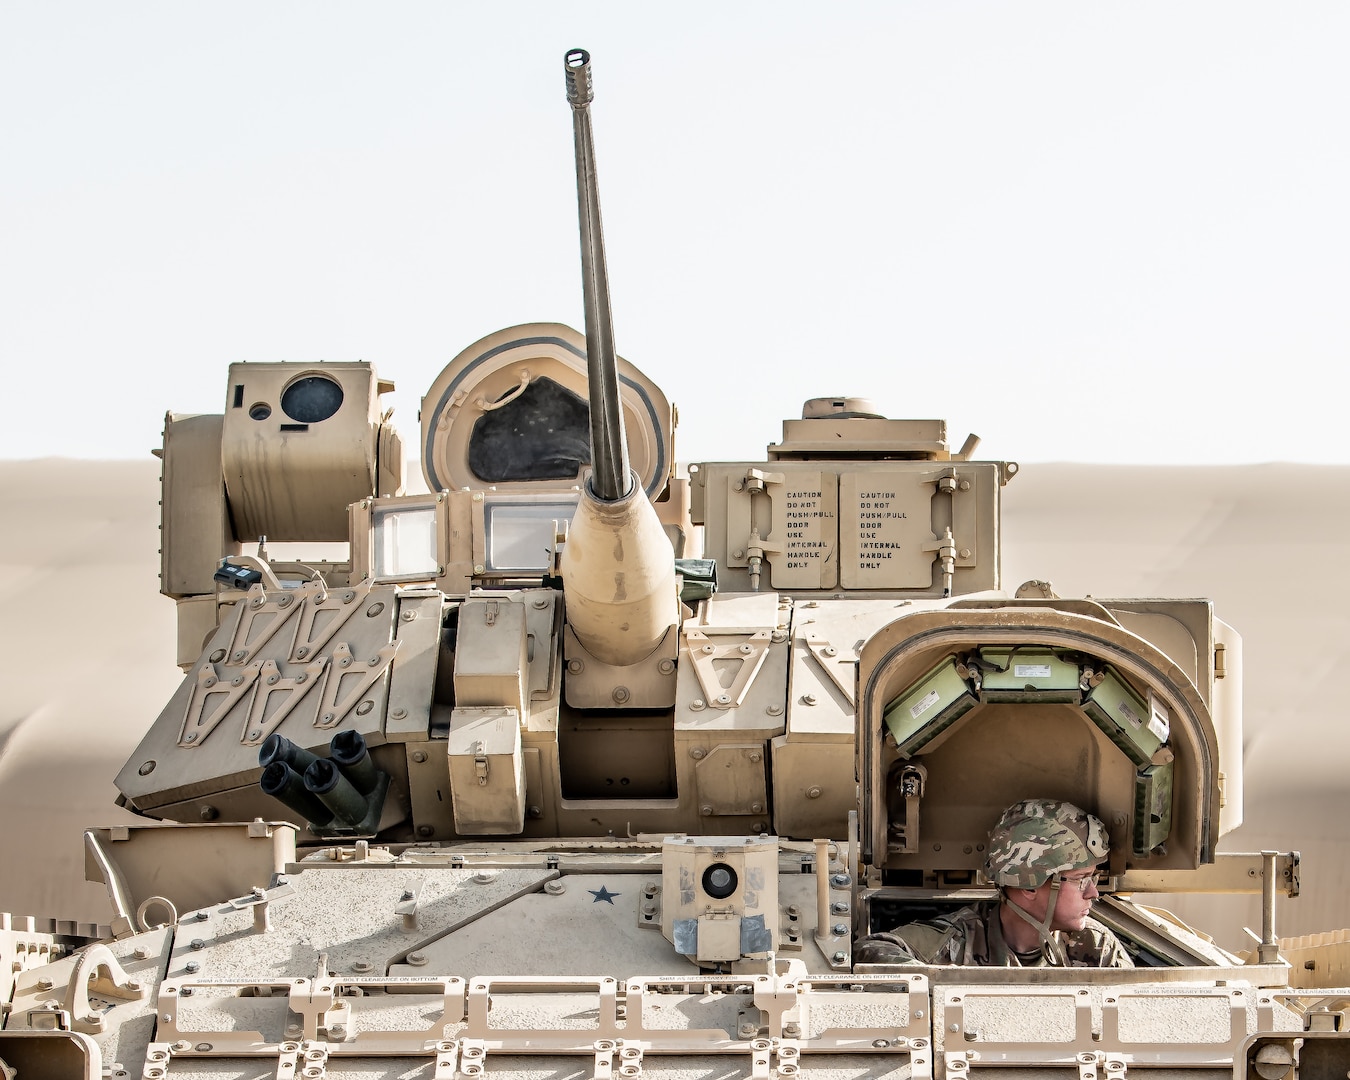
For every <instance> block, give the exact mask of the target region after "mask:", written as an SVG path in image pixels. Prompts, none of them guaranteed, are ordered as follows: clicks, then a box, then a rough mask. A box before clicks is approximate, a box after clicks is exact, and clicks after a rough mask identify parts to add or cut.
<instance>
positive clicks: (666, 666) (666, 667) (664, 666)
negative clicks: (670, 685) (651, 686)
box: [656, 659, 675, 675]
mask: <svg viewBox="0 0 1350 1080" xmlns="http://www.w3.org/2000/svg"><path fill="white" fill-rule="evenodd" d="M656 670H657V671H659V672H660V673H661V674H662V675H669V674H670V673H671V672H672V671H674V670H675V661H674V660H671V659H665V660H662V661H661V662H660V663H659V664H657V665H656Z"/></svg>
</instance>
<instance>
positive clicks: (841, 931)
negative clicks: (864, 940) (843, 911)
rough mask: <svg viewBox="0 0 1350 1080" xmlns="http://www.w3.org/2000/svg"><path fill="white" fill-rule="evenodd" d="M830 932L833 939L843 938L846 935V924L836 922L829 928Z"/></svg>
mask: <svg viewBox="0 0 1350 1080" xmlns="http://www.w3.org/2000/svg"><path fill="white" fill-rule="evenodd" d="M830 930H831V932H832V933H833V934H834V936H835V937H843V936H844V935H845V934H847V933H848V923H841V922H837V923H835V924H834V925H833V926H832V927H830Z"/></svg>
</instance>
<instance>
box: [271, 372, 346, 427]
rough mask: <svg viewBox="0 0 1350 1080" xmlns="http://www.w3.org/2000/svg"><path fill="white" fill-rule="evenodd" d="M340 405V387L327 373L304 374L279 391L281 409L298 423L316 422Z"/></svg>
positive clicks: (327, 416)
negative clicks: (301, 377)
mask: <svg viewBox="0 0 1350 1080" xmlns="http://www.w3.org/2000/svg"><path fill="white" fill-rule="evenodd" d="M341 407H342V387H340V386H339V385H338V384H337V383H335V382H334V381H333V380H332V379H330V378H328V376H327V375H306V376H305V377H304V378H303V379H296V380H295V382H293V383H291V385H290V386H288V387H286V389H285V390H283V391H282V393H281V411H282V412H284V413H285V414H286V415H287V416H289V417H290V418H291V419H292V420H294V421H295V422H296V423H299V424H317V423H319V422H320V421H322V420H327V419H328V418H329V417H330V416H332V415H333V414H334V413H335V412H337V411H338V409H340V408H341Z"/></svg>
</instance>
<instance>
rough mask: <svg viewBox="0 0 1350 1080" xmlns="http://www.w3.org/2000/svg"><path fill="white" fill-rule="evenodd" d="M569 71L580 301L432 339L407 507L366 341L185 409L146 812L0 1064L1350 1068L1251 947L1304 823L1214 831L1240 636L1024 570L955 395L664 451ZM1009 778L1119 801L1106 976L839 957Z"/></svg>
mask: <svg viewBox="0 0 1350 1080" xmlns="http://www.w3.org/2000/svg"><path fill="white" fill-rule="evenodd" d="M565 73H566V81H567V94H568V100H569V103H570V105H571V109H572V116H573V121H574V127H575V136H576V159H577V178H578V193H579V207H580V217H581V225H582V264H583V271H584V295H585V299H586V329H585V334H584V335H583V334H582V333H579V332H577V331H576V330H573V329H571V328H569V327H566V326H561V325H556V324H541V323H535V324H528V325H522V326H515V327H511V328H509V329H505V330H500V331H498V332H496V333H493V334H490V335H488V336H487V337H485V338H483V339H482V340H480V341H477V342H475V343H474V344H472V345H470V346H469V347H468V348H466V349H464V350H463V351H462V352H461V353H460V354H459V355H458V356H456V357H455V359H454V360H452V361H451V362H450V364H449V365H448V366H447V367H446V368H445V370H444V371H442V372H441V374H440V375H439V377H438V378H437V379H436V380H435V382H434V383H433V384H432V385H431V387H430V388H429V389H428V390H427V392H426V394H425V396H424V397H423V399H422V411H421V428H420V432H419V433H418V440H419V441H418V457H419V458H420V461H421V468H422V472H423V475H424V478H425V481H426V492H425V493H421V494H418V493H405V488H404V473H405V470H404V460H405V455H404V444H403V442H402V438H401V436H400V435H399V434H398V433H397V432H396V431H395V430H394V429H393V428H392V426H391V424H390V422H389V420H388V416H387V414H386V412H385V410H384V409H383V407H382V404H381V396H382V395H383V394H384V393H386V392H388V391H389V390H390V389H392V385H391V384H390V383H388V382H386V381H385V380H383V379H382V378H381V377H380V376H379V375H377V374H376V372H375V370H374V369H373V368H372V367H371V366H370V365H369V364H365V363H322V364H295V363H239V364H235V365H232V366H231V368H230V371H229V376H228V382H227V386H226V393H225V408H224V411H223V413H221V414H219V415H194V416H183V415H174V414H170V416H169V417H168V420H167V423H166V428H165V432H164V447H163V451H162V456H163V503H162V506H163V523H162V528H163V549H162V575H161V579H162V590H163V591H164V592H165V593H166V594H167V595H169V596H170V597H172V598H174V599H175V600H176V601H177V605H178V616H179V622H178V625H179V635H178V662H179V663H180V665H181V666H182V667H183V669H184V671H185V673H186V675H185V678H184V680H183V682H182V685H181V686H180V688H179V689H178V691H177V693H176V694H175V695H174V696H173V698H172V699H171V700H170V701H169V703H168V704H167V705H166V706H165V707H164V710H163V712H162V713H161V714H160V715H159V717H158V718H157V719H155V720H154V721H153V723H151V724H150V725H149V726H148V728H147V730H146V732H145V735H144V738H143V739H142V740H141V742H140V745H139V747H138V748H137V750H136V751H135V753H134V754H133V756H132V757H131V759H130V760H129V761H128V762H127V763H126V765H125V767H124V768H123V769H122V770H121V772H120V773H119V775H118V777H117V786H118V788H119V789H120V791H121V793H122V795H121V801H122V804H123V805H124V806H126V807H128V808H130V809H132V810H134V811H136V812H137V813H139V814H140V815H142V816H143V817H144V819H145V822H144V824H141V825H136V826H119V827H115V828H101V829H100V828H94V829H91V830H90V831H89V832H88V833H87V834H86V843H87V851H86V855H87V870H88V875H89V876H90V878H91V880H102V881H103V882H105V883H106V886H107V891H108V897H109V901H110V905H111V916H110V923H109V926H108V927H107V928H106V933H104V934H103V935H102V936H100V937H99V938H97V939H91V938H89V937H88V936H87V935H84V936H82V935H80V934H78V933H76V932H75V931H74V928H71V927H68V926H63V925H60V924H50V925H48V924H40V923H39V922H38V921H37V920H34V919H12V918H11V919H7V920H6V921H5V922H4V923H3V924H0V958H2V959H3V961H4V963H3V966H2V967H0V1001H3V1002H5V1014H4V1029H3V1031H2V1032H0V1060H2V1061H3V1064H0V1072H3V1073H4V1075H5V1076H6V1077H7V1078H11V1077H15V1076H17V1077H18V1080H45V1078H50V1077H63V1078H64V1077H83V1078H85V1080H97V1078H101V1077H112V1078H117V1080H121V1078H123V1077H130V1076H135V1077H140V1078H143V1080H161V1078H171V1077H211V1078H227V1077H228V1078H257V1077H278V1078H291V1077H297V1076H299V1077H323V1076H330V1077H426V1078H431V1077H436V1078H438V1080H450V1078H457V1077H466V1078H477V1077H481V1076H484V1075H500V1076H502V1077H515V1076H530V1077H572V1076H591V1077H595V1078H598V1080H608V1078H611V1077H613V1076H614V1075H615V1074H616V1073H617V1075H618V1076H621V1077H624V1078H629V1080H631V1078H637V1077H640V1076H642V1075H643V1074H648V1075H655V1076H669V1077H685V1076H688V1077H714V1076H716V1077H721V1076H746V1077H757V1078H758V1077H771V1076H778V1077H784V1078H786V1077H791V1076H793V1075H795V1074H799V1073H808V1074H810V1075H813V1076H830V1077H835V1076H837V1077H857V1076H868V1077H882V1076H885V1077H895V1078H911V1080H920V1078H923V1077H932V1076H935V1075H937V1076H942V1077H944V1078H946V1080H962V1078H964V1077H965V1076H968V1075H970V1074H972V1073H976V1074H984V1075H985V1076H987V1077H988V1078H989V1080H996V1078H997V1077H1000V1076H1003V1075H1005V1074H1007V1073H1008V1072H1009V1070H1023V1071H1025V1070H1032V1071H1033V1072H1034V1073H1036V1074H1038V1075H1050V1074H1054V1075H1065V1076H1067V1075H1076V1076H1077V1077H1079V1078H1080V1080H1096V1078H1100V1077H1105V1078H1108V1080H1121V1078H1123V1077H1126V1076H1127V1075H1145V1076H1148V1077H1153V1078H1157V1080H1170V1078H1174V1077H1177V1076H1179V1075H1181V1074H1183V1073H1191V1072H1193V1071H1196V1070H1206V1071H1210V1072H1213V1071H1214V1070H1220V1071H1223V1072H1227V1071H1229V1070H1231V1072H1232V1074H1233V1075H1234V1076H1235V1077H1237V1078H1238V1080H1242V1078H1245V1077H1253V1078H1255V1077H1260V1078H1261V1080H1285V1078H1289V1080H1294V1078H1296V1077H1298V1076H1302V1077H1303V1078H1304V1080H1333V1078H1335V1080H1339V1078H1343V1077H1345V1076H1346V1075H1347V1069H1348V1068H1350V1042H1347V1041H1346V1040H1347V1038H1348V1037H1350V1036H1347V1032H1346V1030H1345V1029H1346V1028H1347V1027H1350V1024H1347V1017H1350V1011H1348V1010H1350V990H1337V989H1334V988H1331V987H1328V986H1326V985H1322V986H1321V988H1319V986H1318V985H1310V983H1317V981H1318V979H1319V978H1323V979H1324V976H1322V975H1321V974H1320V973H1319V968H1318V965H1317V963H1316V961H1315V960H1305V958H1304V957H1303V955H1302V954H1300V955H1299V956H1298V957H1293V958H1292V959H1293V960H1294V962H1293V963H1291V962H1290V960H1291V957H1289V956H1283V955H1281V953H1280V951H1279V946H1278V942H1277V939H1276V937H1275V907H1276V899H1277V896H1278V895H1280V894H1286V895H1295V894H1296V893H1297V891H1298V857H1297V855H1296V854H1295V853H1292V852H1287V853H1279V852H1262V853H1256V854H1251V855H1241V854H1220V853H1219V852H1218V850H1217V845H1218V842H1219V839H1220V837H1221V836H1222V835H1224V833H1225V832H1227V831H1229V830H1230V829H1232V828H1233V827H1234V826H1236V825H1237V824H1238V823H1239V822H1240V819H1241V810H1242V773H1241V770H1242V721H1241V701H1240V678H1239V675H1240V672H1239V664H1240V656H1241V651H1240V639H1239V638H1238V636H1237V634H1236V633H1235V632H1234V630H1233V629H1232V628H1231V627H1229V626H1228V625H1227V624H1225V623H1224V622H1223V621H1222V620H1221V619H1220V618H1218V617H1217V616H1216V615H1215V614H1214V612H1213V610H1212V609H1211V605H1210V604H1209V603H1208V602H1207V601H1204V600H1194V599H1186V600H1161V599H1140V598H1123V599H1100V598H1098V599H1088V598H1063V597H1059V596H1056V595H1055V593H1054V590H1053V589H1052V588H1051V587H1050V586H1049V585H1048V584H1046V583H1044V582H1038V581H1036V582H1027V583H1025V584H1023V585H1021V586H1020V587H1017V588H1015V589H1012V590H1005V588H1004V583H1003V582H1002V581H1001V579H1000V566H999V541H1000V530H999V505H1000V495H1001V492H1002V489H1003V488H1004V486H1005V485H1007V484H1008V483H1009V482H1011V481H1012V480H1013V479H1014V478H1015V476H1016V474H1017V471H1018V469H1017V466H1016V465H1015V464H1013V463H1011V462H1003V461H984V460H977V459H976V458H975V457H974V452H975V443H976V440H974V439H973V438H972V439H968V440H966V441H965V443H964V445H962V446H961V447H960V448H959V449H957V450H955V451H954V450H952V449H951V446H950V444H949V442H948V433H947V429H946V425H945V422H943V421H938V420H897V419H889V418H887V417H885V416H883V415H881V414H880V413H878V412H877V410H876V409H875V408H874V407H873V406H872V405H871V404H869V403H868V402H867V401H866V400H864V399H857V398H849V397H822V398H815V399H812V400H810V401H808V402H807V403H806V406H805V408H804V410H803V412H802V416H801V418H800V419H791V420H787V421H785V422H784V424H783V430H782V436H781V440H780V441H778V442H776V443H773V444H771V445H770V446H769V447H768V451H767V453H766V455H765V458H764V460H761V461H738V462H725V461H724V462H697V463H691V464H689V465H688V466H687V468H686V469H680V468H678V467H677V465H676V461H675V456H674V444H673V433H674V423H675V415H676V414H675V410H674V408H673V406H672V405H671V403H670V402H669V401H668V399H667V398H666V397H665V395H664V393H663V392H662V390H661V389H660V388H659V387H657V386H656V385H655V384H653V383H652V382H651V381H650V380H649V379H647V378H646V377H645V376H644V375H643V374H642V373H641V372H640V371H639V370H638V369H637V368H636V367H635V366H633V365H632V364H630V363H628V362H627V361H625V360H623V359H621V358H619V357H618V356H617V354H616V352H615V345H614V341H613V335H612V332H611V328H610V326H611V324H610V317H609V307H608V291H607V283H606V270H605V261H604V253H603V247H602V242H601V232H600V214H599V204H598V201H597V196H596V184H595V168H594V156H593V149H592V134H591V125H590V114H589V105H590V102H591V97H592V92H591V76H590V65H589V57H588V56H587V55H586V54H585V53H584V52H582V51H580V50H576V51H573V52H571V53H568V54H567V58H566V63H565ZM331 542H338V543H345V544H346V545H348V546H347V548H346V551H347V556H346V557H345V558H343V559H339V560H335V561H324V560H321V559H315V558H308V557H305V556H303V555H301V556H298V557H296V556H294V551H295V549H296V547H297V545H298V546H299V547H300V548H301V549H303V548H304V546H305V545H311V546H313V545H318V544H325V543H331ZM268 544H272V545H274V550H280V549H279V548H277V547H276V545H281V544H285V545H287V550H286V555H285V557H280V556H278V557H273V555H272V554H270V553H269V549H268V546H267V545H268ZM1025 797H1035V798H1042V799H1056V800H1067V801H1070V802H1072V803H1074V804H1076V805H1077V806H1080V807H1083V808H1086V809H1087V810H1088V811H1090V812H1091V813H1092V814H1093V815H1095V816H1096V817H1097V818H1098V819H1100V821H1101V822H1102V823H1103V826H1104V828H1105V831H1106V833H1107V834H1108V835H1107V838H1108V839H1109V851H1110V853H1109V856H1108V857H1107V858H1106V859H1105V864H1104V866H1103V867H1102V869H1101V872H1100V875H1099V877H1098V878H1097V879H1096V881H1095V884H1096V887H1097V889H1098V890H1099V893H1100V895H1099V896H1098V898H1097V899H1096V901H1095V902H1094V905H1093V908H1094V915H1095V917H1096V918H1097V919H1098V920H1099V921H1100V922H1101V923H1103V924H1104V925H1105V926H1107V927H1109V928H1110V929H1111V930H1112V931H1114V933H1115V935H1116V936H1117V937H1118V938H1119V940H1120V941H1121V942H1122V944H1123V945H1124V948H1125V949H1126V951H1127V952H1128V954H1129V956H1130V958H1131V959H1132V961H1133V963H1134V965H1135V966H1134V967H1133V968H1109V969H1104V968H1083V967H1072V966H1070V967H1065V966H1055V965H1050V966H1045V965H1042V966H1026V967H1023V966H1011V967H965V966H956V967H942V966H931V965H921V964H920V965H906V964H894V965H884V964H863V963H859V962H855V958H854V957H855V946H856V943H857V941H858V940H859V939H860V938H862V937H864V936H866V935H868V934H870V933H873V932H876V931H878V930H886V929H888V928H891V927H894V926H896V925H898V924H901V923H906V922H910V921H913V920H916V919H921V918H928V917H932V916H934V915H938V914H941V913H942V912H944V911H948V910H950V909H953V908H957V907H960V906H962V905H965V904H968V903H971V902H972V901H978V900H982V899H989V898H991V897H993V896H995V888H994V885H993V884H992V883H991V882H990V881H988V880H987V879H986V878H985V877H984V876H983V874H982V873H981V868H982V867H983V865H984V863H985V859H986V855H987V851H986V845H987V844H988V842H989V839H988V838H989V834H990V829H991V827H992V826H993V825H994V823H995V821H996V820H997V819H998V816H999V813H1000V811H1001V810H1002V809H1003V808H1004V807H1005V806H1008V805H1009V804H1010V803H1013V802H1015V801H1017V800H1019V799H1022V798H1025ZM1206 891H1211V892H1223V891H1227V892H1251V893H1255V894H1259V895H1260V896H1261V898H1262V911H1263V919H1262V926H1261V932H1260V934H1259V941H1258V942H1256V943H1255V948H1254V950H1253V951H1252V953H1251V955H1249V956H1242V957H1239V956H1237V955H1234V954H1233V953H1230V952H1228V951H1225V950H1224V949H1222V948H1219V947H1218V946H1217V945H1216V944H1214V943H1213V942H1212V941H1211V940H1209V939H1208V938H1207V937H1205V936H1204V935H1203V934H1201V933H1198V932H1196V931H1194V930H1192V929H1190V928H1189V927H1187V926H1186V925H1184V924H1182V923H1181V922H1180V921H1179V920H1177V919H1175V918H1174V917H1171V916H1169V915H1168V914H1167V912H1166V911H1163V910H1161V909H1158V908H1156V907H1153V906H1151V905H1150V904H1149V903H1148V901H1149V900H1150V894H1155V893H1160V892H1167V893H1179V892H1206ZM1088 894H1089V890H1088V887H1087V886H1086V885H1085V886H1084V893H1083V895H1088ZM1325 970H1326V969H1325V967H1323V968H1321V969H1320V971H1321V972H1324V971H1325Z"/></svg>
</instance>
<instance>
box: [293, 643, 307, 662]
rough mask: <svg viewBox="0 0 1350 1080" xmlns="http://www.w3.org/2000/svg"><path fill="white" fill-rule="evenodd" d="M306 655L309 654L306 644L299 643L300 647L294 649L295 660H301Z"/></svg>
mask: <svg viewBox="0 0 1350 1080" xmlns="http://www.w3.org/2000/svg"><path fill="white" fill-rule="evenodd" d="M308 655H309V646H308V645H301V646H300V648H298V649H296V650H295V657H296V659H297V660H303V659H304V658H305V657H306V656H308Z"/></svg>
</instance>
